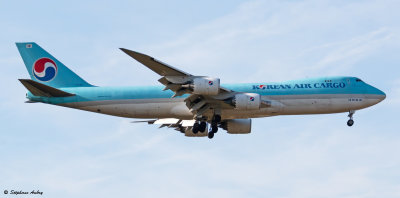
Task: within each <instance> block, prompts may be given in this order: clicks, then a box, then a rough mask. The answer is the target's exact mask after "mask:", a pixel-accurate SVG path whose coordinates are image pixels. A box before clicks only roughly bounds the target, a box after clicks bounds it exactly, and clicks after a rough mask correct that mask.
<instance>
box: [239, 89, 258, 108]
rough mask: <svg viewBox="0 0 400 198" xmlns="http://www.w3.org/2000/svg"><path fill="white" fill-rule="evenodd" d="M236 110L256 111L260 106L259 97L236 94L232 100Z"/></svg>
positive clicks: (252, 94)
mask: <svg viewBox="0 0 400 198" xmlns="http://www.w3.org/2000/svg"><path fill="white" fill-rule="evenodd" d="M232 102H233V105H234V106H235V108H236V109H237V110H257V109H260V106H261V96H260V95H259V94H256V93H240V94H236V95H235V96H234V98H233V100H232Z"/></svg>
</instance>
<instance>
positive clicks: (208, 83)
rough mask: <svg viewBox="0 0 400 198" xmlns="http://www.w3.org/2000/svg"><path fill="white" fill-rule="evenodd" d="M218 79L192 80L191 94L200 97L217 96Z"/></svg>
mask: <svg viewBox="0 0 400 198" xmlns="http://www.w3.org/2000/svg"><path fill="white" fill-rule="evenodd" d="M219 86H220V80H219V78H211V77H198V78H195V79H193V93H195V94H200V95H217V94H218V92H219Z"/></svg>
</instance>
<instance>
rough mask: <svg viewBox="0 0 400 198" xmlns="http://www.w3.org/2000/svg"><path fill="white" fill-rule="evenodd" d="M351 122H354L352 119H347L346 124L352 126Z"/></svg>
mask: <svg viewBox="0 0 400 198" xmlns="http://www.w3.org/2000/svg"><path fill="white" fill-rule="evenodd" d="M353 124H354V120H351V119H350V120H349V121H347V126H349V127H351V126H353Z"/></svg>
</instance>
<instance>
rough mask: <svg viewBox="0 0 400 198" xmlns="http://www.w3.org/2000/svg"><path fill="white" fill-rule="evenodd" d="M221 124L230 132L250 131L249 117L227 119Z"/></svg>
mask: <svg viewBox="0 0 400 198" xmlns="http://www.w3.org/2000/svg"><path fill="white" fill-rule="evenodd" d="M221 126H222V128H223V129H225V130H226V131H228V133H230V134H247V133H250V132H251V119H234V120H227V121H224V122H223V123H222V124H221Z"/></svg>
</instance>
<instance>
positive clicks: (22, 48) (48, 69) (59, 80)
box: [16, 42, 93, 87]
mask: <svg viewBox="0 0 400 198" xmlns="http://www.w3.org/2000/svg"><path fill="white" fill-rule="evenodd" d="M16 45H17V48H18V51H19V53H20V54H21V57H22V59H23V60H24V63H25V66H26V69H27V70H28V73H29V75H30V76H31V79H32V80H34V81H36V82H39V83H42V84H45V85H48V86H51V87H90V86H93V85H91V84H89V83H87V82H86V81H85V80H83V79H82V78H81V77H79V76H78V75H76V74H75V73H74V72H73V71H71V70H70V69H69V68H68V67H66V66H65V65H64V64H62V63H61V62H60V61H58V60H57V59H56V58H54V57H53V56H52V55H50V54H49V53H48V52H46V51H45V50H44V49H43V48H41V47H40V46H39V45H38V44H36V43H34V42H27V43H16Z"/></svg>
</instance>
